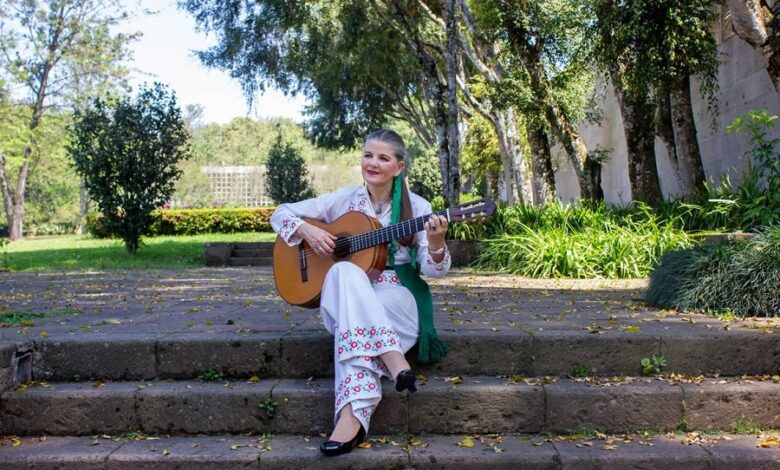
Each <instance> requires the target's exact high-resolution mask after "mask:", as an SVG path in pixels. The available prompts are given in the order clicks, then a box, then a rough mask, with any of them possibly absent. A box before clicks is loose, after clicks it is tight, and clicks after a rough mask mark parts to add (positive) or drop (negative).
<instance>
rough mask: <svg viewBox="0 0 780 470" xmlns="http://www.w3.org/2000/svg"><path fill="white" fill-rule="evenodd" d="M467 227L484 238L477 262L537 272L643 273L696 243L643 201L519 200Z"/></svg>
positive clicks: (628, 275) (623, 275)
mask: <svg viewBox="0 0 780 470" xmlns="http://www.w3.org/2000/svg"><path fill="white" fill-rule="evenodd" d="M453 225H456V224H453ZM466 227H468V229H464V228H461V227H459V228H453V232H457V231H459V230H460V231H466V230H468V231H470V232H471V233H469V236H474V237H475V238H477V237H481V238H482V239H484V240H485V243H484V248H483V251H482V253H481V255H480V256H479V258H478V260H477V263H476V265H477V266H478V267H480V268H484V269H489V270H496V271H502V272H509V273H515V274H522V275H525V276H532V277H574V278H584V277H608V278H636V277H643V276H646V275H648V274H649V273H650V271H651V270H652V268H653V266H654V265H655V263H656V262H657V261H658V260H659V259H660V257H661V255H662V254H663V253H665V252H667V251H669V250H675V249H679V248H683V247H687V246H690V244H691V242H690V239H689V238H688V236H687V235H686V234H685V233H684V232H683V231H682V230H680V229H678V228H675V227H674V226H673V224H672V223H671V222H669V221H662V220H661V219H660V218H659V217H658V216H656V215H655V214H654V213H653V212H652V211H651V210H650V209H649V208H647V207H646V206H641V205H640V206H638V207H636V208H634V209H632V210H629V211H625V210H614V209H609V208H607V207H606V206H605V205H604V204H603V203H600V204H594V203H583V204H581V205H579V206H564V205H562V204H559V203H551V204H547V205H545V206H543V207H534V206H523V205H517V206H511V207H502V208H500V209H499V210H498V211H496V214H495V215H494V216H493V217H492V218H491V219H489V220H487V221H485V222H481V223H480V222H477V223H472V224H469V225H468V226H466Z"/></svg>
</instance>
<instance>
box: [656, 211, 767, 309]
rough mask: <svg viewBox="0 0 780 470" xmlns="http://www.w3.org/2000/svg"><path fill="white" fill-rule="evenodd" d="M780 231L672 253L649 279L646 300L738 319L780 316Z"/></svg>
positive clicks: (665, 306) (659, 305)
mask: <svg viewBox="0 0 780 470" xmlns="http://www.w3.org/2000/svg"><path fill="white" fill-rule="evenodd" d="M778 286H780V227H777V226H776V227H773V228H768V229H764V230H762V231H761V232H759V233H758V234H757V235H755V236H753V237H751V238H750V239H749V240H746V241H730V242H724V243H721V244H718V245H704V246H698V247H694V248H689V249H684V250H680V251H673V252H670V253H667V254H666V255H664V256H663V257H662V258H661V260H660V262H659V264H658V267H657V268H656V269H655V270H654V271H653V272H652V274H651V276H650V286H649V288H648V290H647V294H646V299H647V301H648V302H649V303H651V304H652V305H655V306H658V307H661V308H671V309H678V310H693V311H703V312H711V313H721V312H731V313H732V314H733V315H735V316H738V317H744V316H759V317H772V316H777V315H778V313H780V289H778Z"/></svg>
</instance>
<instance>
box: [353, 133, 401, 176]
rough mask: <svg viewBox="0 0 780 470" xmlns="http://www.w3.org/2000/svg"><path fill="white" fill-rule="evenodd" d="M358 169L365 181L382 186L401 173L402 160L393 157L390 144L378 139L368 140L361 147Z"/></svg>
mask: <svg viewBox="0 0 780 470" xmlns="http://www.w3.org/2000/svg"><path fill="white" fill-rule="evenodd" d="M360 169H361V170H362V173H363V180H365V182H366V183H368V184H370V185H375V186H383V185H385V184H387V183H388V182H390V181H391V180H392V179H393V177H394V176H396V175H398V174H400V173H401V171H402V170H403V169H404V162H403V160H399V159H397V158H396V157H395V154H394V153H393V146H392V145H390V144H388V143H387V142H382V141H380V140H369V141H368V142H366V146H365V148H364V149H363V160H362V161H361V163H360Z"/></svg>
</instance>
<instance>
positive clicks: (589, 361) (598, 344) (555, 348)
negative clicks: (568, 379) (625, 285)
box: [533, 331, 660, 375]
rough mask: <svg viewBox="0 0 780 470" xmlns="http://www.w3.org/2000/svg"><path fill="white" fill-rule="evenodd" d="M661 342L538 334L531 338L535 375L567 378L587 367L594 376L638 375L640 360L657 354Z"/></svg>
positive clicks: (641, 337)
mask: <svg viewBox="0 0 780 470" xmlns="http://www.w3.org/2000/svg"><path fill="white" fill-rule="evenodd" d="M659 349H660V339H659V338H658V337H657V336H655V335H647V334H644V333H620V332H612V331H610V332H607V333H605V334H593V333H588V332H586V331H540V332H536V333H535V334H534V336H533V358H534V373H535V375H568V374H571V373H572V370H573V369H574V368H575V367H578V366H579V367H588V368H589V369H590V370H591V371H592V372H593V374H594V375H638V374H639V373H641V371H642V367H641V365H640V362H641V360H642V358H643V357H650V356H652V355H653V354H657V353H658V352H659Z"/></svg>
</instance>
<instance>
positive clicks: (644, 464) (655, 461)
mask: <svg viewBox="0 0 780 470" xmlns="http://www.w3.org/2000/svg"><path fill="white" fill-rule="evenodd" d="M592 442H593V445H592V446H583V445H580V447H577V444H578V442H556V443H555V448H556V449H557V451H558V453H559V456H560V461H561V468H563V469H578V470H580V469H582V470H624V469H627V468H641V469H643V470H708V469H710V468H712V467H710V457H709V455H708V454H707V451H705V450H704V449H703V448H702V447H700V446H696V445H693V446H684V445H680V443H679V442H678V441H675V440H666V439H654V440H652V441H651V443H652V444H653V445H652V446H649V445H642V444H639V442H637V441H636V440H635V441H634V442H632V443H630V444H625V443H623V442H622V441H620V440H618V441H617V442H616V443H615V444H613V445H614V446H615V450H605V449H604V448H603V445H604V441H592Z"/></svg>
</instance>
